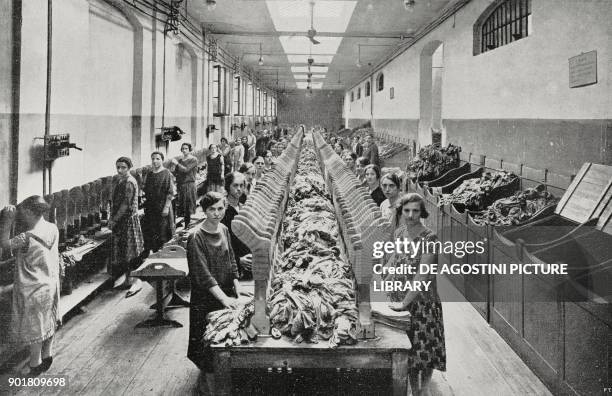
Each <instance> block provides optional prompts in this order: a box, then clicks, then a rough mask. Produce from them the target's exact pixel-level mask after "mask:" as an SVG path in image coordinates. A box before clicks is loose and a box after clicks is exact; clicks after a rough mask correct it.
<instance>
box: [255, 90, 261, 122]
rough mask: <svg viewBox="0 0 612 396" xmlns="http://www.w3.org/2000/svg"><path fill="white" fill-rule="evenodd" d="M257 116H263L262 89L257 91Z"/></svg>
mask: <svg viewBox="0 0 612 396" xmlns="http://www.w3.org/2000/svg"><path fill="white" fill-rule="evenodd" d="M255 115H256V116H260V115H261V89H259V88H257V90H256V91H255Z"/></svg>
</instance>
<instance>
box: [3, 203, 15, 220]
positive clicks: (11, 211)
mask: <svg viewBox="0 0 612 396" xmlns="http://www.w3.org/2000/svg"><path fill="white" fill-rule="evenodd" d="M16 216H17V208H15V206H13V205H7V206H5V207H4V209H2V212H0V220H1V221H8V222H11V223H12V222H13V221H14V220H15V217H16Z"/></svg>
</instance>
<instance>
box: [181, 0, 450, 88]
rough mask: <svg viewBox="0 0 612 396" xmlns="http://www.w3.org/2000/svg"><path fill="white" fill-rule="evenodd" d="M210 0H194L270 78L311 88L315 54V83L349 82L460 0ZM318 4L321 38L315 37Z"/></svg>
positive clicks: (206, 19) (222, 37) (195, 11)
mask: <svg viewBox="0 0 612 396" xmlns="http://www.w3.org/2000/svg"><path fill="white" fill-rule="evenodd" d="M405 1H406V2H407V3H409V4H408V6H407V7H406V6H405V5H404V3H405ZM206 2H207V0H192V1H190V2H189V11H190V14H191V15H192V16H195V17H196V18H198V19H199V20H200V22H201V23H202V24H203V25H204V26H205V27H206V28H207V29H208V30H209V31H210V32H212V33H213V34H214V36H215V37H216V39H217V41H218V43H219V45H220V46H221V47H223V48H224V49H225V50H227V51H228V52H230V53H232V54H233V55H234V56H236V57H239V58H240V61H241V64H242V65H246V66H248V67H250V68H251V69H252V70H254V71H255V72H258V73H259V74H260V76H261V79H262V80H263V81H264V82H265V83H266V84H267V85H268V86H270V87H272V88H276V87H278V89H286V90H292V89H295V88H306V86H307V85H308V83H307V82H306V81H307V80H306V79H307V78H308V76H307V73H308V58H312V59H313V60H314V64H313V65H312V66H311V68H310V72H311V73H312V77H311V81H312V82H311V83H310V85H311V87H312V88H313V89H317V88H322V89H338V90H344V89H348V88H350V86H351V85H352V84H354V83H355V82H356V80H357V79H358V78H359V77H360V76H361V75H363V74H364V73H366V72H367V71H368V69H369V68H371V67H372V66H374V65H375V64H376V63H377V62H378V61H380V60H381V59H383V58H384V57H385V55H387V54H389V53H390V52H393V50H394V49H395V48H397V46H398V45H400V44H405V43H406V42H408V41H411V40H412V37H413V36H414V34H415V33H417V32H418V31H419V30H420V29H422V28H423V27H425V26H426V25H428V24H429V23H431V22H432V21H434V20H435V19H436V18H437V17H439V16H440V14H441V12H442V11H443V10H444V9H445V8H446V7H447V6H449V4H450V3H454V2H455V1H454V0H412V1H411V0H314V1H313V0H216V3H217V4H216V6H215V7H214V9H211V7H207V6H206ZM311 2H314V5H311ZM311 7H312V9H311ZM311 11H312V13H313V21H312V25H313V28H314V30H316V35H315V37H314V40H315V41H318V42H320V44H313V43H312V42H311V40H310V39H309V38H308V30H310V25H311ZM260 46H261V53H260ZM260 56H261V58H263V64H262V65H260V64H259V63H261V62H259V60H260ZM316 65H318V67H316ZM277 81H278V85H277Z"/></svg>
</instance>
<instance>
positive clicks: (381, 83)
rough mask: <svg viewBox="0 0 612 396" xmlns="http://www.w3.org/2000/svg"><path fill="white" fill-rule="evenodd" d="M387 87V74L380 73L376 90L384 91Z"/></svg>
mask: <svg viewBox="0 0 612 396" xmlns="http://www.w3.org/2000/svg"><path fill="white" fill-rule="evenodd" d="M384 88H385V76H384V75H383V74H382V73H380V74H379V75H378V77H376V91H377V92H378V91H382V90H383V89H384Z"/></svg>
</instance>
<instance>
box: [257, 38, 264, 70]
mask: <svg viewBox="0 0 612 396" xmlns="http://www.w3.org/2000/svg"><path fill="white" fill-rule="evenodd" d="M257 64H258V65H259V66H263V64H264V61H263V54H262V52H261V43H259V60H258V61H257Z"/></svg>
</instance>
